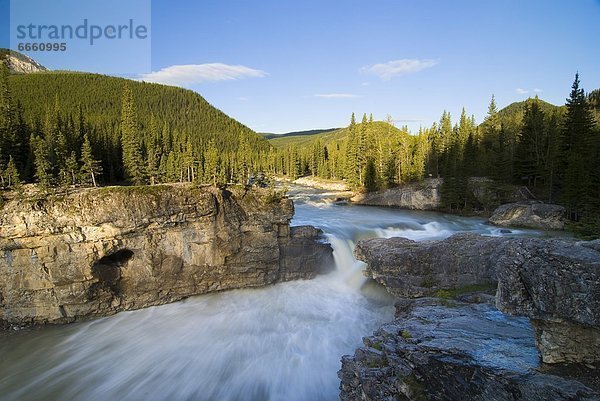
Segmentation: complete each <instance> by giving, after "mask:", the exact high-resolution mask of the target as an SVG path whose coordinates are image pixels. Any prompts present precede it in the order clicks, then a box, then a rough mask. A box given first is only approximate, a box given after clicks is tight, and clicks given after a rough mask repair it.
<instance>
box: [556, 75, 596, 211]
mask: <svg viewBox="0 0 600 401" xmlns="http://www.w3.org/2000/svg"><path fill="white" fill-rule="evenodd" d="M579 84H580V83H579V74H578V73H577V74H575V81H574V82H573V86H572V90H571V94H570V96H569V98H568V99H567V112H566V115H565V122H564V128H563V152H564V159H565V160H566V169H565V174H564V177H563V199H564V202H565V203H566V206H567V207H568V210H569V213H570V216H571V218H572V219H574V220H576V221H577V220H580V218H581V217H582V215H585V214H586V212H587V213H588V214H589V212H588V211H587V210H586V209H589V205H590V204H592V203H595V202H596V199H594V198H595V195H597V194H595V192H596V191H595V190H594V188H592V184H593V182H592V177H591V176H592V174H594V173H596V172H593V171H592V169H593V168H594V161H593V160H592V158H593V156H594V155H593V154H591V152H592V151H593V150H594V148H595V146H594V142H595V140H594V138H595V135H594V121H593V116H592V113H591V110H590V106H589V104H588V102H587V98H586V96H585V93H584V90H583V89H582V88H580V86H579ZM590 196H591V198H590ZM584 217H585V216H584Z"/></svg>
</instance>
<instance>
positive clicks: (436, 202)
mask: <svg viewBox="0 0 600 401" xmlns="http://www.w3.org/2000/svg"><path fill="white" fill-rule="evenodd" d="M441 186H442V179H441V178H430V179H427V180H425V181H423V182H419V183H413V184H407V185H403V186H401V187H397V188H391V189H387V190H383V191H378V192H369V193H361V194H357V195H355V196H354V197H352V198H351V201H352V202H354V203H356V204H359V205H372V206H392V207H399V208H402V209H413V210H435V209H438V208H439V207H440V205H441V193H440V188H441Z"/></svg>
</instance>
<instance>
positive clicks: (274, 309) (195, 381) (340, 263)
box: [0, 189, 518, 401]
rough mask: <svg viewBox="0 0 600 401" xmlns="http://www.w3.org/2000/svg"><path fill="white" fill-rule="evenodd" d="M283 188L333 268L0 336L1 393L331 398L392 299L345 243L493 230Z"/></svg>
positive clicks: (96, 399) (93, 400)
mask: <svg viewBox="0 0 600 401" xmlns="http://www.w3.org/2000/svg"><path fill="white" fill-rule="evenodd" d="M291 196H292V197H293V198H294V199H295V204H296V215H295V218H294V220H293V222H292V223H293V225H302V224H311V225H314V226H317V227H320V228H322V229H323V231H324V232H325V234H326V236H327V238H328V240H329V242H330V243H331V245H332V247H333V248H334V259H335V263H336V270H335V271H334V272H333V273H331V274H328V275H325V276H320V277H318V278H316V279H314V280H310V281H296V282H289V283H281V284H277V285H274V286H270V287H266V288H261V289H247V290H236V291H228V292H223V293H217V294H211V295H202V296H197V297H193V298H189V299H187V300H184V301H181V302H177V303H173V304H169V305H164V306H159V307H152V308H148V309H144V310H138V311H131V312H122V313H119V314H118V315H115V316H111V317H106V318H101V319H97V320H93V321H89V322H84V323H77V324H72V325H67V326H59V327H47V328H43V329H36V330H23V331H21V332H17V333H8V334H6V333H5V334H1V335H0V400H1V401H5V400H15V401H16V400H19V401H20V400H31V401H35V400H44V401H49V400H61V401H67V400H77V401H79V400H86V401H104V400H106V401H108V400H111V401H112V400H144V401H153V400H156V401H158V400H171V401H178V400H185V401H192V400H197V401H209V400H211V401H212V400H214V401H246V400H247V401H259V400H260V401H263V400H264V401H267V400H269V401H282V400H285V401H321V400H322V401H333V400H337V399H338V394H339V390H338V386H339V381H338V378H337V371H338V370H339V368H340V358H341V356H342V355H344V354H351V353H353V352H354V349H355V348H356V347H358V346H360V345H361V338H362V337H363V336H366V335H369V334H370V333H371V332H372V331H373V330H374V329H376V328H377V327H378V326H379V325H381V324H382V323H383V322H386V321H389V320H391V319H392V317H393V299H392V298H391V297H389V296H388V295H387V294H386V293H385V291H384V290H383V289H382V288H381V287H380V286H378V285H377V284H375V283H373V282H372V281H367V280H366V279H365V278H364V276H363V275H362V269H363V267H364V265H363V264H362V263H361V262H358V261H356V260H355V259H354V257H353V256H352V250H353V248H354V244H355V243H356V241H357V240H359V239H361V238H368V237H391V236H405V237H408V238H412V239H415V240H423V239H437V238H444V237H447V236H449V235H451V234H453V233H455V232H459V231H475V232H480V233H483V234H487V235H501V234H503V233H501V232H500V230H498V229H497V228H494V227H491V226H488V225H486V224H485V222H484V221H483V219H474V218H462V217H453V216H445V215H442V214H437V213H423V212H410V211H401V210H394V209H385V208H378V207H361V206H343V205H337V204H335V203H334V202H333V201H332V200H333V199H334V198H335V194H330V195H328V194H325V193H323V192H318V191H310V190H306V189H294V190H293V191H292V192H291ZM517 234H518V233H517Z"/></svg>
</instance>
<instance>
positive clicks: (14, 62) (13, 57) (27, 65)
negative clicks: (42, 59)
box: [0, 48, 48, 74]
mask: <svg viewBox="0 0 600 401" xmlns="http://www.w3.org/2000/svg"><path fill="white" fill-rule="evenodd" d="M0 59H1V60H5V61H6V65H7V67H8V69H9V70H10V71H11V72H14V73H20V74H28V73H31V72H40V71H47V70H48V69H47V68H46V67H44V66H43V65H41V64H40V63H38V62H37V61H35V60H34V59H32V58H31V57H29V56H26V55H24V54H22V53H19V52H16V51H14V50H9V49H4V48H0Z"/></svg>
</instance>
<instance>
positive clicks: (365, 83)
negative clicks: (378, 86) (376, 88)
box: [360, 82, 369, 86]
mask: <svg viewBox="0 0 600 401" xmlns="http://www.w3.org/2000/svg"><path fill="white" fill-rule="evenodd" d="M360 86H369V83H368V82H363V83H362V84H360Z"/></svg>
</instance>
